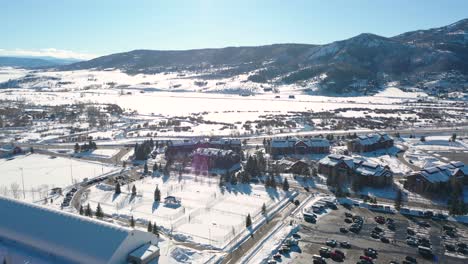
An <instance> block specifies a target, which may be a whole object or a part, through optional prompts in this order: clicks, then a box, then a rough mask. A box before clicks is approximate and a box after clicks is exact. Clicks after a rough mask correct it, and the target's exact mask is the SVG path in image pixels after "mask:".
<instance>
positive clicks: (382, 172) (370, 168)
mask: <svg viewBox="0 0 468 264" xmlns="http://www.w3.org/2000/svg"><path fill="white" fill-rule="evenodd" d="M355 164H356V169H355V170H356V172H357V173H359V174H361V175H363V176H376V177H390V176H392V172H391V171H390V170H389V169H387V168H385V167H384V166H382V165H380V164H376V163H371V162H368V161H364V162H362V163H355Z"/></svg>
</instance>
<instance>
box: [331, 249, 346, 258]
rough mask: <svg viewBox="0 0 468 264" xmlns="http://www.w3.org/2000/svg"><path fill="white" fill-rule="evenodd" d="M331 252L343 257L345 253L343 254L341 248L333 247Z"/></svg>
mask: <svg viewBox="0 0 468 264" xmlns="http://www.w3.org/2000/svg"><path fill="white" fill-rule="evenodd" d="M333 253H335V254H338V255H340V256H341V258H345V254H344V252H343V251H341V250H338V249H335V250H334V251H333Z"/></svg>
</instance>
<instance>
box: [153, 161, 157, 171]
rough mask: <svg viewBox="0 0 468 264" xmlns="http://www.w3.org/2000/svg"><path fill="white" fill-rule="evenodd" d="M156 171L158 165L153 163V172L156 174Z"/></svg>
mask: <svg viewBox="0 0 468 264" xmlns="http://www.w3.org/2000/svg"><path fill="white" fill-rule="evenodd" d="M157 170H158V164H157V163H156V162H155V163H154V165H153V172H156V171H157Z"/></svg>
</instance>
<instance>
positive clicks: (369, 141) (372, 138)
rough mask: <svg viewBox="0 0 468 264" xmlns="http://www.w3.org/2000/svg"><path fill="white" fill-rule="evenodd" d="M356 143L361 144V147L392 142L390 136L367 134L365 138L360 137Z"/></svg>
mask: <svg viewBox="0 0 468 264" xmlns="http://www.w3.org/2000/svg"><path fill="white" fill-rule="evenodd" d="M355 140H356V141H358V142H359V144H361V145H373V144H375V143H377V142H379V141H388V140H391V138H390V136H389V135H387V134H383V133H377V134H367V135H364V136H358V137H357V139H355Z"/></svg>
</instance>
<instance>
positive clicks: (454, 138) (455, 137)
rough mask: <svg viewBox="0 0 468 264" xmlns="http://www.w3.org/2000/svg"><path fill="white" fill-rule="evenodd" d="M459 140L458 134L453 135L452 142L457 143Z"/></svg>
mask: <svg viewBox="0 0 468 264" xmlns="http://www.w3.org/2000/svg"><path fill="white" fill-rule="evenodd" d="M456 140H457V133H453V134H452V142H455V141H456Z"/></svg>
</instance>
